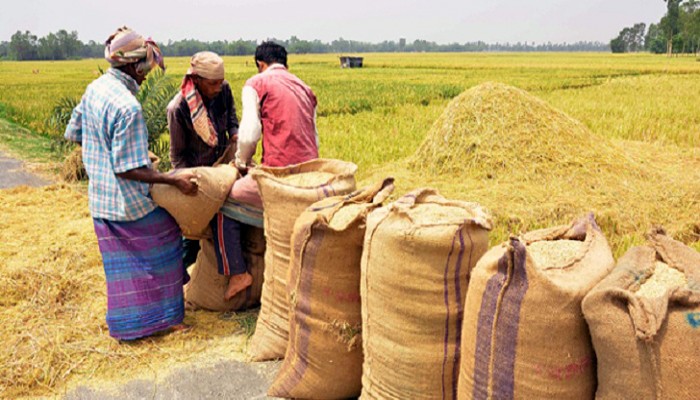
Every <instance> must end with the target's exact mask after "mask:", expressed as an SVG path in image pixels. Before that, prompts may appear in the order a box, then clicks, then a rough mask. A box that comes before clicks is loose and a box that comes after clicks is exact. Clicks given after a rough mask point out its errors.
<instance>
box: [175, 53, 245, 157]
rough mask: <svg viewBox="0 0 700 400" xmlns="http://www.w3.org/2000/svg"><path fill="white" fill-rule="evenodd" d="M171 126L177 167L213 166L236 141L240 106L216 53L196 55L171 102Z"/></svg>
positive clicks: (221, 61)
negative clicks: (237, 107) (238, 106)
mask: <svg viewBox="0 0 700 400" xmlns="http://www.w3.org/2000/svg"><path fill="white" fill-rule="evenodd" d="M168 129H169V130H170V162H171V163H172V164H173V167H175V168H192V167H201V166H212V165H213V164H214V163H215V162H216V160H217V159H218V158H219V157H221V156H222V155H223V154H224V151H225V150H226V148H227V147H228V145H229V143H230V142H231V138H233V139H234V140H233V143H235V142H236V140H235V139H236V134H237V133H238V118H237V117H236V106H235V104H234V100H233V94H232V93H231V87H230V86H229V83H228V82H227V81H226V80H225V79H224V61H223V60H222V59H221V57H219V56H218V55H217V54H216V53H212V52H210V51H203V52H200V53H197V54H195V55H193V56H192V58H191V60H190V68H189V69H188V70H187V74H186V75H185V78H184V79H183V81H182V86H181V87H180V92H179V93H178V94H177V95H175V97H174V98H173V99H172V100H171V101H170V104H168Z"/></svg>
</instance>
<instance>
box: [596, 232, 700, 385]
mask: <svg viewBox="0 0 700 400" xmlns="http://www.w3.org/2000/svg"><path fill="white" fill-rule="evenodd" d="M647 238H648V245H647V246H638V247H634V248H632V249H630V250H629V251H628V252H627V253H625V255H624V256H623V257H622V258H620V260H619V262H618V264H617V266H616V267H615V270H614V271H613V272H612V273H611V274H610V276H608V277H607V278H606V279H605V280H603V281H602V282H600V284H598V285H597V286H596V287H595V288H593V290H592V291H591V292H590V293H589V294H588V295H587V296H586V298H585V299H584V300H583V313H584V315H585V317H586V320H587V321H588V326H589V329H590V332H591V338H592V340H593V346H594V347H595V352H596V356H597V358H598V390H597V392H596V398H598V399H697V398H699V397H700V253H698V252H697V251H695V250H693V249H691V248H690V247H688V246H685V245H684V244H683V243H680V242H677V241H675V240H673V239H671V238H670V237H668V236H666V234H665V233H664V232H663V230H660V229H657V230H654V231H653V232H651V233H650V234H649V235H648V236H647Z"/></svg>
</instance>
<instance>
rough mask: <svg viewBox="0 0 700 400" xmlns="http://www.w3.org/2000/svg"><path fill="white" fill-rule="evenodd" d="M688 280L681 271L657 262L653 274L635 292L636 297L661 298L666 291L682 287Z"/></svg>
mask: <svg viewBox="0 0 700 400" xmlns="http://www.w3.org/2000/svg"><path fill="white" fill-rule="evenodd" d="M687 284H688V279H687V278H686V277H685V274H683V273H682V272H681V271H679V270H677V269H675V268H671V267H669V266H668V264H666V263H664V262H661V261H657V262H656V265H655V267H654V273H653V274H652V275H651V276H650V277H649V278H647V280H646V281H644V283H642V285H641V286H640V287H639V290H637V296H639V297H646V298H648V299H653V298H657V297H661V296H663V295H664V294H665V293H666V292H667V291H668V290H671V289H675V288H677V287H684V286H686V285H687Z"/></svg>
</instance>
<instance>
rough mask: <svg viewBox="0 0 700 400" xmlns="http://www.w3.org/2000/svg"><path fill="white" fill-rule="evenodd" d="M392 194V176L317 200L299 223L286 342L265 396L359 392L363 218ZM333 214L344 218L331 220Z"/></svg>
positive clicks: (320, 396)
mask: <svg viewBox="0 0 700 400" xmlns="http://www.w3.org/2000/svg"><path fill="white" fill-rule="evenodd" d="M393 189H394V185H393V179H387V180H385V181H383V182H379V183H378V184H376V185H373V186H370V187H368V188H366V189H364V190H362V191H358V192H355V193H351V194H349V195H347V196H336V197H330V198H328V199H324V200H321V201H319V202H316V203H314V204H313V205H311V206H310V207H309V208H308V209H307V210H306V211H304V213H303V214H302V215H301V216H300V217H299V218H298V219H297V221H296V224H295V225H294V234H293V236H292V245H293V252H292V260H291V266H290V270H289V277H288V288H289V294H290V308H291V310H290V331H289V345H288V346H287V352H286V354H285V358H284V362H283V363H282V366H281V367H280V371H279V373H278V374H277V377H276V378H275V381H274V382H273V383H272V386H271V387H270V390H269V391H268V395H270V396H275V397H284V398H304V399H344V398H349V397H357V396H359V395H360V390H361V388H362V337H361V333H362V329H361V326H362V313H361V306H360V260H361V257H362V245H363V239H364V236H365V219H366V217H367V214H368V213H369V212H370V211H372V210H373V209H375V208H377V207H380V206H381V203H382V202H383V201H384V200H385V199H386V198H387V197H388V196H389V195H390V194H391V192H392V191H393ZM334 217H336V218H339V219H341V220H340V221H337V222H335V221H334V223H331V221H333V218H334Z"/></svg>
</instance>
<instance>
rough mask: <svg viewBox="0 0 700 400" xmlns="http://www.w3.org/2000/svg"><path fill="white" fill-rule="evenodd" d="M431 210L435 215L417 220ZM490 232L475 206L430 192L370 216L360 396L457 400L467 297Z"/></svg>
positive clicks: (482, 213)
mask: <svg viewBox="0 0 700 400" xmlns="http://www.w3.org/2000/svg"><path fill="white" fill-rule="evenodd" d="M428 207H430V208H431V209H433V210H435V211H436V213H435V216H434V217H433V218H423V219H418V218H414V217H415V215H416V214H415V213H417V212H418V210H421V209H426V208H428ZM442 209H445V210H447V209H450V210H453V211H454V210H458V212H459V214H458V215H442V214H441V213H440V212H439V210H442ZM490 229H491V221H490V217H489V215H488V214H487V212H486V211H484V210H483V209H482V208H481V207H480V206H479V205H478V204H475V203H467V202H461V201H452V200H447V199H445V198H444V197H442V196H440V195H439V194H438V192H437V191H435V190H432V189H419V190H416V191H414V192H412V193H409V194H407V195H405V196H404V197H402V198H400V199H399V200H397V201H396V202H394V203H392V204H390V205H388V206H386V207H382V208H378V209H376V210H375V211H373V212H372V213H371V214H370V215H369V217H368V218H367V232H366V234H365V241H364V252H363V256H362V277H361V282H360V288H361V299H362V329H363V331H362V339H363V340H362V342H363V350H364V364H363V371H362V396H361V397H362V398H363V399H438V398H443V399H454V398H455V397H456V389H457V376H458V375H457V373H458V367H459V355H460V352H459V348H460V345H461V340H462V338H461V325H462V318H463V310H464V308H463V307H464V296H465V294H466V292H467V285H468V283H469V276H470V271H471V269H472V268H473V267H474V265H475V264H476V262H477V260H478V259H479V258H480V257H481V256H482V255H483V254H484V253H485V252H486V250H487V248H488V231H489V230H490Z"/></svg>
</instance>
